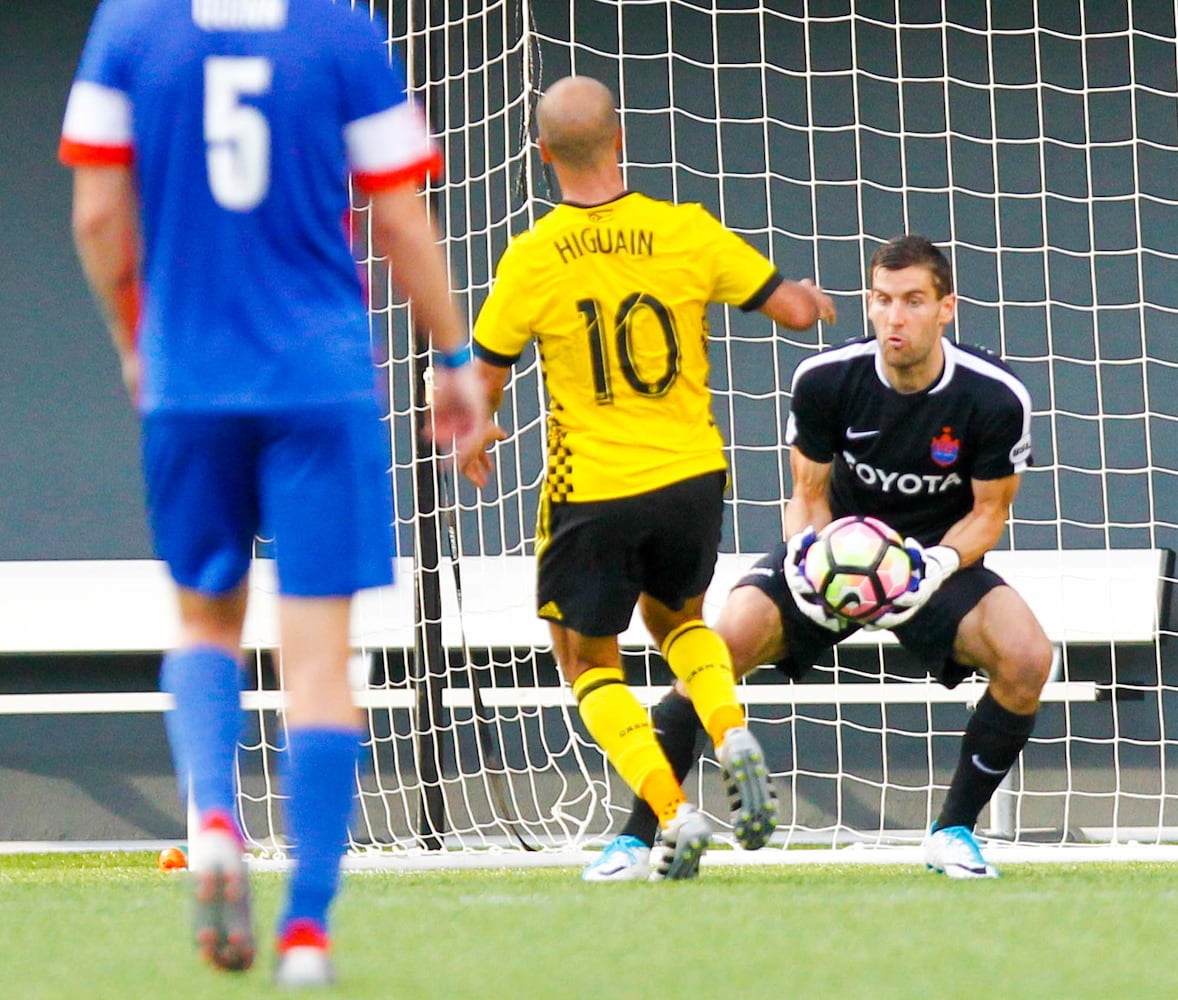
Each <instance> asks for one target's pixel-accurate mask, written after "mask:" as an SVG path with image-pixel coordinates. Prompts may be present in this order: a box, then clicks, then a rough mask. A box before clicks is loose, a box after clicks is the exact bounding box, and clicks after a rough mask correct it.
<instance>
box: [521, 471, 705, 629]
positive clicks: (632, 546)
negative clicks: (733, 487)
mask: <svg viewBox="0 0 1178 1000" xmlns="http://www.w3.org/2000/svg"><path fill="white" fill-rule="evenodd" d="M725 480H726V476H725V474H724V473H723V472H709V473H707V474H706V475H702V476H695V477H693V478H691V479H685V480H683V481H682V482H678V483H674V484H672V485H671V486H664V487H663V488H662V489H657V490H652V491H650V492H649V493H640V494H638V495H637V496H632V497H622V498H620V499H618V500H600V501H591V502H588V503H560V504H549V505H548V506H547V508H546V510H543V511H542V512H541V520H542V522H546V523H542V524H541V526H540V531H539V533H538V534H539V536H540V537H541V538H545V537H546V540H545V542H544V545H543V547H542V548H541V550H540V555H539V559H538V560H537V563H538V565H537V572H536V576H537V579H536V614H537V615H539V616H540V617H541V618H547V619H548V620H550V621H554V622H557V623H558V624H560V625H564V626H566V627H567V628H570V629H572V630H573V631H575V632H579V633H581V634H582V635H586V636H597V637H601V636H609V635H618V634H620V633H622V632H624V631H625V630H626V628H627V627H628V626H629V624H630V618H631V617H632V616H633V613H634V605H635V604H636V603H637V601H638V595H639V594H649V595H650V596H651V597H653V598H655V599H656V600H659V601H661V602H662V603H663V604H666V605H667V606H668V607H670V608H674V609H676V610H678V609H679V608H681V607H683V602H684V601H686V600H687V598H689V597H695V596H696V595H698V594H702V593H703V592H704V591H705V590H707V589H708V584H709V583H711V580H712V574H713V573H714V572H715V569H716V553H717V552H718V551H719V548H720V529H721V524H722V521H723V518H724V484H725Z"/></svg>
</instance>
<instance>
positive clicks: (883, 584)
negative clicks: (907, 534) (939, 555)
mask: <svg viewBox="0 0 1178 1000" xmlns="http://www.w3.org/2000/svg"><path fill="white" fill-rule="evenodd" d="M802 571H803V572H804V573H805V574H806V579H807V580H808V581H809V582H810V585H811V586H812V587H813V588H814V590H815V592H816V593H817V594H818V596H819V597H820V598H821V599H822V601H823V603H824V604H825V605H826V608H827V610H828V611H830V612H831V613H832V614H835V615H837V616H838V617H839V618H842V619H844V620H845V621H847V622H851V623H853V624H856V625H866V624H868V623H870V622H873V621H875V619H877V618H879V617H880V615H883V614H886V613H887V612H888V611H890V610H892V601H894V600H895V599H896V598H897V597H899V596H900V595H901V594H903V593H904V592H905V591H907V590H908V588H909V585H910V584H911V582H912V557H911V556H910V555H909V554H908V550H907V549H905V548H904V539H903V538H901V537H900V535H899V533H897V532H896V531H895V530H894V529H892V528H891V527H889V526H888V525H886V524H884V522H883V521H880V520H878V519H877V518H874V517H857V516H851V517H840V518H839V519H838V520H837V521H832V522H831V523H830V524H828V525H827V526H826V527H825V528H823V529H822V531H820V532H819V533H818V537H817V538H816V539H815V540H814V542H813V544H811V546H810V547H809V549H807V550H806V555H805V558H804V560H803V563H802Z"/></svg>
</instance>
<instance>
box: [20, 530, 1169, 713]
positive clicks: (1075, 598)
mask: <svg viewBox="0 0 1178 1000" xmlns="http://www.w3.org/2000/svg"><path fill="white" fill-rule="evenodd" d="M1167 555H1168V553H1167V551H1166V550H1163V549H1128V550H1109V551H1105V550H1091V549H1084V550H1070V551H1063V552H1059V551H1026V552H994V553H992V554H991V555H990V556H989V557H988V558H987V563H988V564H989V565H990V566H992V567H993V568H994V569H995V570H996V571H997V572H999V573H1001V574H1002V575H1003V576H1004V577H1005V578H1006V579H1007V580H1008V581H1009V582H1010V583H1011V584H1012V585H1013V586H1014V587H1015V588H1016V589H1018V590H1019V591H1020V592H1021V593H1022V594H1023V596H1024V597H1025V598H1026V599H1027V601H1028V603H1029V604H1030V605H1031V607H1032V608H1033V609H1034V611H1035V613H1036V614H1037V615H1038V617H1039V619H1040V621H1041V622H1042V623H1043V626H1044V628H1045V630H1046V631H1047V634H1048V636H1049V637H1050V639H1051V640H1052V642H1053V643H1054V644H1056V645H1057V646H1064V645H1069V644H1093V643H1101V644H1103V643H1151V642H1153V641H1155V640H1156V638H1157V637H1158V635H1159V630H1160V627H1161V616H1162V614H1163V612H1164V608H1163V605H1162V598H1163V596H1164V594H1165V584H1166V580H1165V571H1166V557H1167ZM756 558H757V557H756V556H755V555H722V556H721V557H720V561H719V563H718V566H717V571H716V577H715V580H714V581H713V583H712V586H711V588H710V589H709V591H708V596H707V601H706V609H707V615H708V616H709V617H714V615H715V614H716V612H717V611H718V610H719V608H720V606H721V604H722V603H723V600H724V596H725V594H726V593H727V592H728V590H729V588H730V587H731V586H732V584H733V583H734V582H735V581H736V580H737V579H739V578H740V576H741V575H742V574H743V573H744V572H745V570H746V569H747V568H748V566H749V565H751V564H752V563H753V562H754V561H755V560H756ZM461 570H462V591H463V609H462V615H461V618H460V616H459V614H458V602H457V599H456V593H455V586H454V580H453V576H452V574H451V570H450V567H449V565H448V563H447V562H446V561H445V560H443V563H442V566H441V572H440V584H441V593H442V611H443V614H442V617H443V621H442V639H443V642H444V644H445V645H447V646H449V647H452V648H457V647H461V646H462V644H463V631H464V632H465V641H466V643H467V644H468V645H470V646H472V647H476V648H482V647H489V648H512V647H514V648H529V647H533V646H540V647H544V646H547V645H548V644H549V638H548V631H547V625H546V623H545V622H543V621H541V620H539V619H537V618H536V617H535V615H534V613H533V610H532V609H533V607H534V602H533V600H532V594H533V593H534V581H535V564H534V560H533V559H532V558H529V557H522V556H515V557H482V558H475V557H467V558H464V559H463V560H462V563H461ZM398 579H399V581H400V582H399V583H398V585H396V586H393V587H385V588H380V589H377V590H371V591H367V592H365V593H363V594H361V595H360V596H359V598H358V599H357V601H356V604H355V608H354V613H353V619H352V641H353V644H354V646H355V647H356V648H357V649H358V650H374V649H385V648H389V649H407V648H412V646H413V644H414V629H413V605H414V602H413V576H412V565H411V560H409V559H400V560H398ZM250 586H251V597H250V609H249V614H248V615H247V618H246V623H245V635H244V644H245V646H246V647H247V648H251V649H271V648H274V647H275V646H276V645H277V642H278V616H277V600H276V592H277V591H276V587H275V580H274V568H273V565H272V564H271V563H269V562H267V561H264V560H262V561H258V562H257V563H256V564H255V567H254V570H253V573H252V576H251V584H250ZM460 621H461V625H460V624H459V622H460ZM177 634H178V620H177V615H176V609H175V603H174V597H173V593H172V588H171V584H170V582H169V580H168V576H167V572H166V570H165V569H164V567H163V565H162V564H160V563H158V562H155V561H151V560H116V561H81V562H68V561H63V562H0V653H9V654H22V653H23V654H70V653H142V652H160V651H164V650H167V649H170V648H172V647H173V646H174V645H175V643H176V637H177ZM621 640H622V644H623V646H625V647H629V648H643V647H645V646H647V645H648V638H647V635H646V632H645V630H644V628H643V627H642V625H641V623H640V622H639V621H638V620H637V618H636V619H635V621H633V622H632V623H631V625H630V627H629V628H628V629H627V631H626V632H625V633H624V634H623V635H622V637H621ZM847 642H848V644H854V645H860V646H863V645H883V646H887V645H890V644H893V643H895V639H894V637H892V636H891V635H890V634H889V633H886V632H869V631H866V630H864V631H861V632H859V633H858V634H857V635H855V636H853V637H852V638H851V639H849V640H848V641H847ZM742 690H743V691H744V693H745V698H746V700H748V701H757V702H760V703H771V704H789V703H795V702H804V703H807V704H822V703H830V702H841V703H846V702H849V701H855V702H861V703H868V702H869V703H880V702H896V701H919V702H929V701H955V702H962V701H965V702H972V701H975V700H976V699H977V697H979V696H980V692H981V690H982V685H981V684H980V683H977V684H974V683H966V684H962V685H960V686H959V687H958V688H956V689H955V690H954V691H952V692H950V691H945V690H944V689H943V688H940V687H939V686H937V685H934V684H931V683H918V684H906V683H895V682H893V683H888V684H883V683H880V684H854V685H847V684H842V685H834V684H825V685H824V684H801V685H789V684H771V685H745V686H743V687H742ZM638 693H639V695H640V697H641V698H642V700H644V701H647V702H649V701H651V700H654V699H655V698H657V697H658V696H659V694H660V690H659V689H657V688H650V689H639V692H638ZM1095 697H1096V687H1095V685H1094V684H1093V683H1091V682H1069V683H1064V682H1059V681H1053V682H1052V683H1051V684H1049V685H1048V690H1047V691H1046V692H1045V700H1052V701H1059V700H1065V701H1070V700H1093V699H1095ZM246 699H247V704H251V705H254V707H278V706H279V705H280V703H281V695H279V694H278V693H276V692H250V693H247V696H246ZM469 699H470V695H469V692H467V691H463V690H453V691H450V692H447V701H448V702H449V703H450V704H453V705H455V706H458V705H462V704H469ZM569 699H570V696H569V694H568V692H567V691H565V690H564V689H563V688H527V689H513V690H510V691H507V690H504V689H501V688H500V689H496V690H491V691H488V692H487V693H486V700H487V703H488V704H489V705H491V704H493V703H494V704H503V705H507V704H516V705H543V704H548V703H552V704H563V703H569ZM360 701H361V703H362V704H370V705H372V706H374V707H375V706H382V707H409V705H410V704H411V703H412V693H411V692H409V691H370V692H362V693H361V696H360ZM254 703H256V705H255V704H254ZM271 703H273V704H272V705H271ZM117 705H125V706H127V707H125V708H122V709H119V708H117V707H115V706H117ZM51 706H56V707H51ZM166 707H167V699H166V698H165V697H164V696H163V695H158V694H155V693H147V692H144V693H142V694H112V695H98V694H79V695H7V696H0V715H3V714H11V713H24V712H45V711H79V712H102V711H118V710H123V711H160V710H162V709H164V708H166Z"/></svg>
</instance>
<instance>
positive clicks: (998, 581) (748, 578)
mask: <svg viewBox="0 0 1178 1000" xmlns="http://www.w3.org/2000/svg"><path fill="white" fill-rule="evenodd" d="M785 548H786V547H785V543H784V542H783V543H782V544H780V545H778V546H777V548H775V549H774V550H773V551H772V552H770V553H768V554H767V555H764V556H762V557H761V558H760V559H758V560H757V562H756V563H755V564H754V565H753V566H752V567H750V569H749V572H748V573H747V574H746V575H745V576H743V577H741V579H740V580H738V581H737V583H736V586H737V587H743V586H749V587H756V588H757V589H758V590H760V591H762V592H763V593H765V594H766V596H768V597H769V598H770V599H771V600H772V601H773V603H774V604H776V605H777V610H778V612H779V613H780V614H781V624H782V628H783V630H784V632H785V645H786V650H787V653H786V657H785V659H783V660H782V661H780V662H779V663H778V664H777V668H778V669H779V670H780V671H782V673H784V674H785V675H786V676H787V677H790V678H792V679H793V680H800V679H801V678H802V675H803V674H805V673H806V671H807V670H809V669H810V668H811V667H812V666H813V665H814V664H815V662H817V660H818V658H819V657H820V656H821V655H822V654H823V653H825V652H826V651H827V650H828V649H830V648H831V647H832V646H834V645H835V644H836V643H838V642H840V641H842V640H843V639H845V638H847V636H850V635H854V634H855V633H856V632H858V631H859V629H860V627H861V626H859V625H849V626H847V628H846V629H844V630H843V631H842V632H831V631H830V630H829V629H824V628H823V627H822V626H821V625H817V624H815V623H814V622H812V621H810V619H809V618H807V617H806V616H805V615H804V614H802V613H801V611H799V610H798V607H797V605H796V604H794V599H793V596H792V595H791V594H790V592H789V585H788V584H787V583H786V582H785V572H784V570H783V566H784V563H785ZM1005 582H1006V581H1005V580H1003V579H1002V577H1000V576H999V575H998V574H997V573H995V572H994V571H993V570H990V569H987V568H986V567H985V566H983V565H982V564H981V563H980V562H978V563H974V564H973V565H971V566H966V567H965V568H964V569H959V570H958V571H957V572H956V573H954V574H953V575H952V576H950V577H949V579H947V580H946V581H945V582H944V583H942V584H941V586H940V589H938V590H937V592H936V593H935V594H933V596H932V597H930V598H929V601H928V603H927V604H926V605H925V606H924V607H923V608H921V609H920V610H919V611H918V612H917V613H916V614H915V615H913V617H912V620H911V621H910V622H907V623H906V624H904V625H901V626H900V627H899V628H897V629H895V630H894V632H895V635H896V638H897V639H899V640H900V645H901V646H903V647H904V648H905V649H906V650H908V651H909V652H910V653H913V654H915V655H916V656H917V657H918V658H919V659H920V661H921V663H923V665H924V667H925V669H926V670H927V671H928V672H929V674H930V675H931V676H932V677H933V678H935V679H936V680H937V681H939V682H940V683H941V684H943V685H945V687H947V688H955V687H957V685H958V684H960V683H961V682H962V681H963V680H965V678H966V677H969V676H970V674H972V673H973V668H972V667H966V666H963V665H962V664H960V663H958V662H957V661H955V660H954V659H953V643H954V642H955V641H956V639H957V629H958V627H959V626H960V625H961V620H962V619H963V618H964V617H965V616H966V615H967V614H969V613H970V611H972V610H973V609H974V608H975V607H976V606H977V603H978V601H980V600H981V599H982V598H983V597H985V596H986V594H988V593H989V592H990V591H991V590H993V589H994V588H995V587H1000V586H1002V584H1004V583H1005Z"/></svg>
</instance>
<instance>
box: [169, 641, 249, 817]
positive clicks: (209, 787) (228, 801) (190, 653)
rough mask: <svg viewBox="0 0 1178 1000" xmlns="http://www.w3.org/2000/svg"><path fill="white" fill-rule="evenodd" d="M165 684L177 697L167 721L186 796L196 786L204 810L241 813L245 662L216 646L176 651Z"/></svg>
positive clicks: (198, 805)
mask: <svg viewBox="0 0 1178 1000" xmlns="http://www.w3.org/2000/svg"><path fill="white" fill-rule="evenodd" d="M160 688H161V690H163V691H164V692H166V693H167V694H170V695H172V696H173V697H174V698H175V699H176V707H175V708H174V709H173V710H172V711H170V712H167V713H166V714H165V715H164V724H165V726H166V727H167V731H168V742H169V744H170V745H171V748H172V762H173V765H174V766H175V769H176V780H177V783H178V785H179V788H180V798H181V800H183V799H185V798H186V797H187V793H188V791H189V788H191V792H192V798H193V801H194V803H195V805H196V808H197V811H198V812H199V813H200V815H202V816H203V815H205V814H206V813H207V812H209V810H211V809H215V810H218V811H221V812H224V813H225V814H226V815H227V816H236V815H237V794H236V792H237V769H236V762H237V741H238V738H239V736H240V735H241V727H242V712H241V666H240V664H239V663H238V661H237V659H236V658H235V657H233V656H231V655H230V654H229V653H228V652H226V651H225V650H223V649H221V648H219V647H216V646H195V647H192V648H188V649H177V650H173V651H172V652H170V653H168V654H167V655H166V656H165V657H164V662H163V666H162V667H161V668H160ZM190 782H191V785H190V784H189V783H190Z"/></svg>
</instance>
